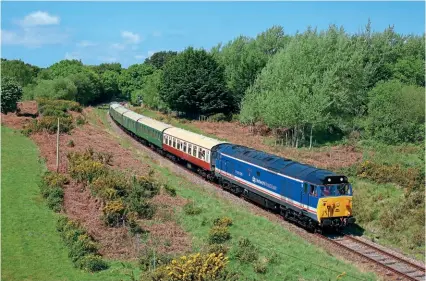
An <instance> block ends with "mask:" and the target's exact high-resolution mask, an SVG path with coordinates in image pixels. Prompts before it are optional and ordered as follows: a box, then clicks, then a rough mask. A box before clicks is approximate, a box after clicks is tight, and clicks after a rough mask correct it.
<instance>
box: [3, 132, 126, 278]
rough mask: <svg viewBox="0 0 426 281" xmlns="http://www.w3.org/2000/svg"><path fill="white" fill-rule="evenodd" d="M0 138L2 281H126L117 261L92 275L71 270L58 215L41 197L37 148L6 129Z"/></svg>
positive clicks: (111, 262)
mask: <svg viewBox="0 0 426 281" xmlns="http://www.w3.org/2000/svg"><path fill="white" fill-rule="evenodd" d="M1 134H2V148H1V149H2V177H1V186H2V196H1V204H2V209H1V216H2V231H1V234H2V235H1V243H2V257H1V258H2V261H1V262H2V280H5V281H14V280H16V281H18V280H19V281H22V280H34V281H35V280H40V281H49V280H52V281H58V280H75V281H82V280H90V281H96V280H128V277H127V276H126V274H127V273H128V269H125V268H123V266H122V264H121V263H120V262H119V261H109V263H110V265H111V267H110V269H108V270H105V271H102V272H99V273H95V274H91V273H87V272H84V271H82V270H78V269H76V268H74V266H73V264H72V262H71V259H69V258H68V249H67V248H66V246H65V245H64V244H63V242H62V241H61V238H60V237H59V234H58V232H57V231H56V220H57V217H58V215H57V214H55V213H54V212H52V211H51V210H50V209H49V208H48V207H47V206H46V203H45V201H44V200H43V199H42V197H41V195H40V191H39V187H38V182H39V180H40V178H41V174H42V172H43V171H44V169H45V166H44V164H43V163H42V162H41V160H40V158H39V152H38V149H37V146H36V145H35V144H34V142H32V141H31V140H30V139H29V138H26V137H24V136H23V135H21V133H19V132H18V131H15V130H12V129H9V128H7V127H4V126H2V127H1ZM125 266H126V267H127V266H131V264H127V263H126V264H125Z"/></svg>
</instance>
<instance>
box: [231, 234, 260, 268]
mask: <svg viewBox="0 0 426 281" xmlns="http://www.w3.org/2000/svg"><path fill="white" fill-rule="evenodd" d="M235 257H236V258H237V259H238V260H239V261H241V262H246V263H251V262H253V261H255V260H257V259H258V251H257V249H256V247H255V246H254V245H253V243H252V242H251V241H250V240H249V239H248V238H240V240H239V241H238V247H237V248H236V250H235Z"/></svg>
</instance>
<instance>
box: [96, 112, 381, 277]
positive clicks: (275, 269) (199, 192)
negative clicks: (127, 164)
mask: <svg viewBox="0 0 426 281" xmlns="http://www.w3.org/2000/svg"><path fill="white" fill-rule="evenodd" d="M89 119H90V120H100V121H101V122H103V123H104V126H105V128H106V130H107V131H108V132H109V133H110V134H112V135H114V136H115V137H116V138H117V141H119V142H120V144H121V145H122V146H124V147H128V148H130V149H131V150H132V151H133V153H134V155H135V157H138V158H140V159H141V160H142V161H144V162H145V163H147V164H149V165H150V166H151V168H153V169H154V170H155V171H157V172H158V175H159V176H160V177H161V180H163V181H165V182H167V183H168V184H169V185H171V186H174V187H175V188H176V190H177V193H178V195H179V196H181V197H184V198H187V199H191V200H193V201H194V202H195V203H196V204H197V205H198V206H199V207H201V208H202V212H201V214H199V215H196V216H188V215H186V214H184V213H183V212H179V214H178V216H177V218H175V219H176V220H177V221H178V223H179V224H180V225H182V226H183V227H184V229H185V230H186V231H188V232H189V233H190V234H191V236H192V241H193V242H192V243H193V250H194V251H195V252H197V251H199V250H201V249H202V248H203V247H205V245H206V240H207V237H208V232H209V229H210V227H211V226H212V222H213V220H214V219H215V218H217V217H220V216H228V217H230V218H232V220H233V222H234V225H233V226H231V227H230V232H231V235H232V239H231V241H230V243H228V246H229V247H231V252H230V254H231V256H232V252H233V249H235V248H236V245H237V244H238V239H239V238H240V237H246V238H249V239H250V240H251V241H252V242H253V244H254V245H256V247H257V248H258V252H259V256H260V257H266V258H269V257H271V255H273V254H275V255H277V256H278V263H277V264H270V265H268V271H267V272H266V274H264V275H262V274H257V273H255V272H254V270H253V267H252V266H251V265H250V264H243V263H240V262H239V261H237V260H235V259H233V258H232V257H231V260H230V264H229V268H230V269H231V270H232V271H235V272H240V273H241V274H242V276H244V277H245V278H247V279H246V280H277V281H278V280H280V281H282V280H337V276H338V275H339V274H341V273H343V272H346V274H347V275H346V276H345V277H342V278H340V279H339V280H357V279H356V278H359V279H360V280H376V279H375V278H376V277H375V276H374V275H373V274H363V273H360V272H359V270H358V269H356V268H355V267H354V266H353V265H351V264H350V263H348V262H344V261H342V260H340V259H337V258H335V257H332V256H330V255H329V254H327V253H326V252H325V251H324V250H323V249H319V248H317V247H315V246H313V245H311V244H310V243H308V242H306V241H305V240H303V239H302V238H300V237H298V236H297V235H296V234H293V233H290V232H288V231H286V230H285V229H284V228H283V227H282V226H280V225H279V224H277V223H274V222H271V221H269V220H268V219H266V218H264V217H262V216H258V215H254V214H251V213H250V212H249V213H248V210H247V209H246V208H245V207H241V206H236V205H235V203H234V202H231V201H228V200H224V199H223V198H221V196H218V195H217V194H216V193H215V192H212V191H211V190H207V189H205V188H203V187H201V186H197V185H194V184H193V183H192V182H190V181H188V180H186V179H184V178H182V177H179V176H178V175H176V174H174V173H173V172H171V171H170V170H169V169H168V168H165V167H162V166H160V165H158V164H157V163H155V162H154V161H153V160H152V159H150V158H148V157H146V156H145V155H144V153H143V152H141V151H139V150H137V149H135V148H134V147H132V146H131V144H130V143H129V141H128V140H127V139H126V138H122V137H120V136H119V135H118V134H117V133H115V132H114V130H113V129H112V128H111V125H110V123H109V122H108V121H107V119H106V111H105V110H101V109H95V110H94V111H92V114H91V115H90V116H89ZM92 123H96V122H93V121H92Z"/></svg>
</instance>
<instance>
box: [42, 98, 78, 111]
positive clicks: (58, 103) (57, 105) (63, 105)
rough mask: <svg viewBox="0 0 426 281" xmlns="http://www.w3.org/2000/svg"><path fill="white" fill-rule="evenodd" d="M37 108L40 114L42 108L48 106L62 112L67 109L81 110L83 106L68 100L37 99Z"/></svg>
mask: <svg viewBox="0 0 426 281" xmlns="http://www.w3.org/2000/svg"><path fill="white" fill-rule="evenodd" d="M37 103H38V110H39V112H40V113H41V114H44V110H45V109H48V108H54V109H57V110H60V111H63V112H66V111H68V110H70V111H76V112H82V110H83V108H82V107H81V105H80V104H79V103H78V102H75V101H70V100H51V99H37Z"/></svg>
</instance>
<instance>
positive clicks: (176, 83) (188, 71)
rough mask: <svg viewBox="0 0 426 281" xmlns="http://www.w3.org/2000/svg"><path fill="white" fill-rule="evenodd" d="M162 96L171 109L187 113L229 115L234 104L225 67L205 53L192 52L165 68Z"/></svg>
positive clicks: (187, 52) (186, 52)
mask: <svg viewBox="0 0 426 281" xmlns="http://www.w3.org/2000/svg"><path fill="white" fill-rule="evenodd" d="M160 96H161V98H162V100H164V101H165V102H166V104H167V105H168V106H169V107H170V109H172V110H176V111H181V112H185V113H189V112H191V113H199V114H200V113H201V114H208V113H217V112H226V111H227V110H229V109H230V107H231V103H232V102H231V96H230V95H229V94H228V92H227V89H226V87H225V81H224V72H223V67H222V66H220V65H219V64H218V63H217V62H216V61H215V59H214V58H213V56H212V55H210V54H208V53H207V52H206V51H205V50H195V49H193V48H187V49H185V50H184V51H183V52H181V53H179V54H178V55H177V56H176V57H175V58H174V59H173V60H171V61H169V62H168V63H167V64H166V65H165V66H164V71H163V75H162V80H161V88H160Z"/></svg>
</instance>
